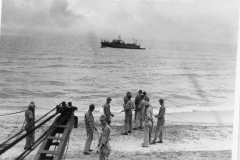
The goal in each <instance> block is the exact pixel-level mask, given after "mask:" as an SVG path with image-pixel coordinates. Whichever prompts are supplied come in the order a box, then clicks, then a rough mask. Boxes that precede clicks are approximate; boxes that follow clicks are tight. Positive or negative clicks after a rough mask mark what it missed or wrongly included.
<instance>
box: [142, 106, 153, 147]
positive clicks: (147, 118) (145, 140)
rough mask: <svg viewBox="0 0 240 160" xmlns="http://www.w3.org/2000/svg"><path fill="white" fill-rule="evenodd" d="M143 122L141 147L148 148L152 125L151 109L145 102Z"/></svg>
mask: <svg viewBox="0 0 240 160" xmlns="http://www.w3.org/2000/svg"><path fill="white" fill-rule="evenodd" d="M144 121H145V124H144V138H143V144H142V147H149V142H150V140H151V132H152V125H153V108H152V106H151V105H150V104H149V103H148V102H145V113H144Z"/></svg>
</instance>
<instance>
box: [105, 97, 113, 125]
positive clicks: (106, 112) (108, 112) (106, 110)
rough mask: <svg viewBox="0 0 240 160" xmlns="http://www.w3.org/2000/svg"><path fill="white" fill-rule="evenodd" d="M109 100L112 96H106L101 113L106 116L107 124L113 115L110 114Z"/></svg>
mask: <svg viewBox="0 0 240 160" xmlns="http://www.w3.org/2000/svg"><path fill="white" fill-rule="evenodd" d="M111 101H112V98H110V97H108V98H107V100H106V103H105V104H104V105H103V113H104V114H105V115H106V117H107V123H108V125H110V124H111V117H114V114H112V113H111V110H110V103H111Z"/></svg>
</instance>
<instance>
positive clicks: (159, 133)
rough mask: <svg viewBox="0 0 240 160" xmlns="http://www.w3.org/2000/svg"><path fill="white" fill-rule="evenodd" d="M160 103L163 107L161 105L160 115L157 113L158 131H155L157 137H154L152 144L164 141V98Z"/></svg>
mask: <svg viewBox="0 0 240 160" xmlns="http://www.w3.org/2000/svg"><path fill="white" fill-rule="evenodd" d="M159 103H160V105H161V107H160V110H159V113H158V115H155V118H157V119H158V121H157V126H156V131H155V137H154V140H153V141H152V142H151V143H150V144H156V143H163V142H162V130H163V125H164V123H165V112H166V108H165V106H164V100H163V99H159ZM158 137H159V141H158V142H156V141H157V138H158Z"/></svg>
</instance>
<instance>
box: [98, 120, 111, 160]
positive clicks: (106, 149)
mask: <svg viewBox="0 0 240 160" xmlns="http://www.w3.org/2000/svg"><path fill="white" fill-rule="evenodd" d="M110 132H111V129H110V127H109V126H108V125H107V124H106V125H105V126H103V129H102V133H101V137H100V140H99V144H104V145H103V146H102V147H101V148H100V155H99V160H107V159H108V157H109V155H110V152H111V146H110V143H109V139H110Z"/></svg>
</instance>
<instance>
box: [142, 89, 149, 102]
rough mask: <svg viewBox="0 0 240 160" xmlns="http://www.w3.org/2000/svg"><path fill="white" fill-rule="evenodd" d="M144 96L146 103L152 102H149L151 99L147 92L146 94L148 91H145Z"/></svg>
mask: <svg viewBox="0 0 240 160" xmlns="http://www.w3.org/2000/svg"><path fill="white" fill-rule="evenodd" d="M143 95H144V99H145V101H148V102H150V101H149V97H148V96H147V92H146V91H143Z"/></svg>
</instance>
